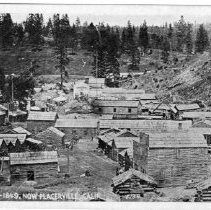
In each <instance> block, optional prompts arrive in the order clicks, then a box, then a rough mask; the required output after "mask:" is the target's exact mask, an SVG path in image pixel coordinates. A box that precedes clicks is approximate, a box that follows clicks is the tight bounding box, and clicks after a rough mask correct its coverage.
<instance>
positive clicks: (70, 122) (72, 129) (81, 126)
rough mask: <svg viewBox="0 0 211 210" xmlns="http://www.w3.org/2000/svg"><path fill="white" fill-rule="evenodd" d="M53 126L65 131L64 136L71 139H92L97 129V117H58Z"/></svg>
mask: <svg viewBox="0 0 211 210" xmlns="http://www.w3.org/2000/svg"><path fill="white" fill-rule="evenodd" d="M55 128H57V129H59V130H60V131H62V132H63V133H65V135H66V138H67V139H68V140H69V141H70V140H72V139H81V138H84V139H93V138H94V137H95V136H96V135H97V134H98V130H99V122H98V120H97V119H91V118H90V119H65V118H63V119H58V120H57V121H56V124H55Z"/></svg>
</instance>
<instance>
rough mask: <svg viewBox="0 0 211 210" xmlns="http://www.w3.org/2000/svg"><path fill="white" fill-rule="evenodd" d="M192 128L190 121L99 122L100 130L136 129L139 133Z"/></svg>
mask: <svg viewBox="0 0 211 210" xmlns="http://www.w3.org/2000/svg"><path fill="white" fill-rule="evenodd" d="M191 126H192V121H191V120H185V121H180V120H178V121H176V120H100V128H101V129H108V128H119V129H127V128H130V129H137V130H139V131H141V132H145V133H150V132H172V131H178V130H179V129H181V130H188V129H189V128H190V127H191Z"/></svg>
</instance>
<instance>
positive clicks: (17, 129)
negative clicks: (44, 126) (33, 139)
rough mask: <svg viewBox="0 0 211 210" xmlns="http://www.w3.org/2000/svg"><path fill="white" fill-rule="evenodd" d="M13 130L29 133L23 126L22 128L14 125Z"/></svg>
mask: <svg viewBox="0 0 211 210" xmlns="http://www.w3.org/2000/svg"><path fill="white" fill-rule="evenodd" d="M13 130H14V131H15V132H17V133H22V134H26V135H28V136H30V135H31V133H30V132H29V131H27V130H26V129H25V128H22V127H16V128H13Z"/></svg>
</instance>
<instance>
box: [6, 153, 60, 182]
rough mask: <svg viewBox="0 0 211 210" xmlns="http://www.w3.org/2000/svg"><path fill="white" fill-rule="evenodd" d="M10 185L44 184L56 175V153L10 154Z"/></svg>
mask: <svg viewBox="0 0 211 210" xmlns="http://www.w3.org/2000/svg"><path fill="white" fill-rule="evenodd" d="M9 157H10V174H11V180H10V181H11V184H22V183H23V182H25V181H35V182H37V183H38V184H39V183H44V182H45V183H46V182H47V181H50V180H52V179H55V178H56V177H57V174H58V157H57V152H56V151H42V152H24V153H10V156H9Z"/></svg>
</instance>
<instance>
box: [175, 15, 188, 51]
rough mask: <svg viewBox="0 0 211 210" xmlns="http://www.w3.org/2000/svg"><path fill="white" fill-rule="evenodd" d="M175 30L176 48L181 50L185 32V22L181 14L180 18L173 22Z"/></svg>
mask: <svg viewBox="0 0 211 210" xmlns="http://www.w3.org/2000/svg"><path fill="white" fill-rule="evenodd" d="M175 30H176V38H177V46H176V47H177V50H178V51H183V49H184V46H185V40H186V33H187V24H186V22H185V19H184V17H183V16H181V18H180V20H179V21H178V22H177V23H176V24H175Z"/></svg>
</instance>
